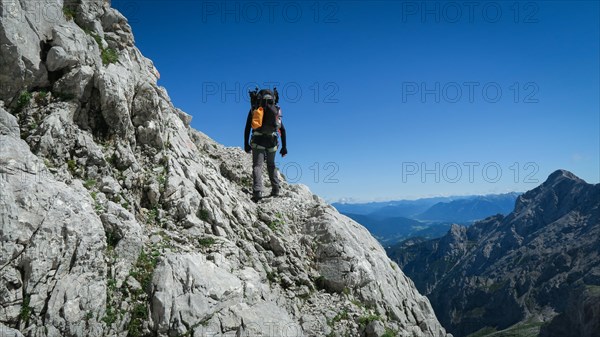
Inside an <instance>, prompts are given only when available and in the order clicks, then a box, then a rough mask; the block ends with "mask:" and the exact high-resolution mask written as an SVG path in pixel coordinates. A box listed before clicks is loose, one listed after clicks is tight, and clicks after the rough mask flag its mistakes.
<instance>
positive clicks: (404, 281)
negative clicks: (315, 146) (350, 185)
mask: <svg viewBox="0 0 600 337" xmlns="http://www.w3.org/2000/svg"><path fill="white" fill-rule="evenodd" d="M0 4H1V5H0V15H2V21H1V23H0V49H1V52H2V58H1V61H0V220H1V223H0V224H1V228H0V250H1V254H0V271H1V273H0V323H1V325H0V331H3V330H1V329H4V331H8V332H13V331H15V333H17V332H16V331H19V333H21V334H22V335H24V336H98V337H100V336H126V335H128V334H129V335H132V336H141V335H152V336H176V335H187V336H205V335H214V336H231V335H237V336H246V335H262V336H326V335H336V334H337V335H351V336H361V335H364V336H381V335H384V334H388V335H389V334H390V333H391V334H394V335H397V336H447V334H446V333H445V330H444V329H443V328H442V327H441V325H440V324H439V322H438V321H437V319H436V317H435V315H434V313H433V310H432V308H431V306H430V304H429V302H428V300H427V298H425V297H424V296H422V295H420V294H419V293H418V292H417V290H416V288H415V287H414V285H413V283H412V281H411V280H409V279H408V278H407V277H406V276H405V275H404V274H403V273H402V271H401V270H400V269H399V268H398V266H397V265H396V264H395V263H392V262H391V261H390V260H389V259H388V258H387V257H386V255H385V252H384V250H383V248H382V247H381V246H380V245H379V244H378V243H377V241H376V240H375V239H373V238H372V237H371V236H370V235H369V233H368V232H367V231H366V230H365V229H364V228H363V227H362V226H360V225H359V224H357V223H355V222H354V221H352V220H350V219H348V218H346V217H344V216H342V215H340V214H339V213H338V212H337V211H335V209H334V208H332V207H331V206H329V205H328V204H326V203H325V202H324V201H323V200H322V199H321V198H319V197H317V196H315V195H313V194H312V193H311V192H310V191H309V190H308V188H307V187H305V186H302V185H291V184H287V183H285V181H284V182H283V189H282V196H281V197H279V198H274V199H269V200H266V201H263V202H260V203H258V204H256V203H254V202H252V201H251V200H250V197H251V191H250V188H251V185H250V182H251V158H250V156H248V155H247V154H245V153H244V152H243V151H242V150H241V149H239V148H226V147H224V146H221V145H219V144H217V143H215V142H214V141H213V140H211V139H210V138H208V137H207V136H205V135H204V134H202V133H200V132H198V131H196V130H193V129H191V128H190V127H189V125H190V120H191V117H190V116H189V115H187V114H186V113H184V112H182V111H181V110H178V109H176V108H175V107H174V106H173V104H172V103H171V101H170V99H169V96H168V94H167V92H166V90H165V89H164V88H161V87H159V86H158V85H157V78H158V72H157V71H156V69H155V68H154V66H153V64H152V62H151V61H150V60H148V59H146V58H145V57H143V56H142V54H141V53H140V52H139V50H138V49H137V48H135V46H134V39H133V35H132V34H131V27H129V25H128V23H127V19H126V18H125V17H124V16H123V15H121V14H120V13H119V12H117V11H116V10H114V9H112V8H110V6H109V4H108V3H107V2H106V1H103V0H93V1H90V0H87V1H60V0H59V1H56V0H53V1H50V0H47V1H39V0H35V1H34V0H21V1H7V0H1V2H0ZM38 6H40V7H38ZM54 7H56V11H57V15H55V16H52V17H51V19H49V18H48V17H47V16H44V15H42V14H40V13H43V11H44V10H49V8H54ZM36 8H37V9H36ZM38 10H39V11H38ZM36 15H37V16H39V18H38V17H36ZM38 19H39V20H38ZM241 118H242V119H243V118H244V116H242V115H241ZM242 119H241V120H242ZM241 123H243V121H242V122H241ZM265 175H266V172H265ZM282 180H283V177H282ZM11 329H13V330H11ZM19 333H17V335H19Z"/></svg>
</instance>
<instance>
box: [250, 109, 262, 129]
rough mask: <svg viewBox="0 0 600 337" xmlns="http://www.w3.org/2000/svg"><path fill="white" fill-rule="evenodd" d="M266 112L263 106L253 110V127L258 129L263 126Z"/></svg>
mask: <svg viewBox="0 0 600 337" xmlns="http://www.w3.org/2000/svg"><path fill="white" fill-rule="evenodd" d="M264 114H265V110H264V109H263V107H259V108H258V109H256V110H254V111H252V129H253V130H256V129H258V128H260V127H261V126H262V123H263V116H264Z"/></svg>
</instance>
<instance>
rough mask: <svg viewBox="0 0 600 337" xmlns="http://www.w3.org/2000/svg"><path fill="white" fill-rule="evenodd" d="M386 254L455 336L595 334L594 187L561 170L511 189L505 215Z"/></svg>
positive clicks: (598, 275) (599, 259)
mask: <svg viewBox="0 0 600 337" xmlns="http://www.w3.org/2000/svg"><path fill="white" fill-rule="evenodd" d="M390 256H391V257H392V258H393V259H394V260H395V261H397V262H398V263H399V265H400V266H402V268H403V270H404V271H405V272H406V273H407V275H409V276H410V277H411V278H412V279H413V280H414V281H415V284H416V286H417V288H418V289H419V290H420V291H421V292H423V293H424V294H427V296H428V297H429V299H430V300H431V302H432V305H433V307H434V309H435V311H436V313H437V314H438V317H439V318H440V321H441V322H442V324H444V326H446V327H447V328H448V330H449V331H450V332H452V333H453V334H454V335H455V336H466V335H468V334H470V333H474V332H476V331H479V330H481V329H487V330H489V329H492V331H493V330H503V329H507V328H510V327H512V326H514V325H518V327H521V328H522V327H523V326H529V327H531V329H530V331H533V332H530V334H527V335H528V336H529V335H531V336H537V335H538V333H539V335H540V336H556V337H558V336H561V337H571V336H572V337H575V336H579V337H582V336H585V337H598V336H599V334H600V311H599V310H598V309H599V308H600V292H599V289H600V184H596V185H591V184H588V183H586V182H585V181H583V180H581V179H580V178H578V177H576V176H575V175H573V174H572V173H570V172H568V171H564V170H558V171H556V172H554V173H552V174H551V175H550V176H549V177H548V179H547V180H546V182H544V183H543V184H541V185H540V186H538V187H537V188H535V189H533V190H531V191H529V192H527V193H525V194H523V195H521V196H519V198H518V199H517V202H516V204H515V209H514V211H513V212H512V213H510V214H509V215H507V216H502V215H496V216H493V217H490V218H487V219H485V220H482V221H480V222H477V223H475V224H474V225H472V226H471V227H468V228H466V227H462V226H457V225H454V226H453V227H452V228H451V230H450V231H449V232H448V234H447V235H446V236H444V237H442V238H440V239H436V240H430V241H425V242H419V241H416V240H413V241H408V242H405V243H404V245H403V246H402V247H399V248H398V249H396V250H394V251H392V253H391V254H390ZM480 335H481V336H483V334H480Z"/></svg>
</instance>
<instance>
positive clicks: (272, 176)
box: [252, 148, 279, 196]
mask: <svg viewBox="0 0 600 337" xmlns="http://www.w3.org/2000/svg"><path fill="white" fill-rule="evenodd" d="M275 154H277V152H276V151H272V152H269V151H267V150H260V149H257V148H253V149H252V178H253V179H254V184H253V186H252V190H253V193H254V195H255V196H256V195H260V194H261V193H262V190H263V188H264V186H263V179H262V165H263V162H264V161H265V157H266V159H267V172H268V173H269V180H271V186H272V189H273V191H279V178H278V177H277V174H276V172H275Z"/></svg>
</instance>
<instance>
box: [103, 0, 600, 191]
mask: <svg viewBox="0 0 600 337" xmlns="http://www.w3.org/2000/svg"><path fill="white" fill-rule="evenodd" d="M113 6H114V7H115V8H117V9H119V10H121V12H123V13H124V14H125V15H126V16H127V17H128V18H129V20H130V24H131V25H132V27H133V31H134V35H135V37H136V43H137V46H138V47H139V48H140V49H141V51H142V52H143V53H144V55H145V56H147V57H149V58H150V59H152V60H153V61H154V63H155V65H156V67H157V69H158V70H159V72H160V73H161V76H162V77H161V79H160V81H159V84H160V85H162V86H164V87H166V89H167V90H168V92H169V94H170V96H171V98H172V100H173V102H174V104H175V105H176V106H177V107H179V108H181V109H182V110H184V111H186V112H187V113H189V114H191V115H192V116H193V118H194V119H193V121H192V126H193V127H194V128H196V129H199V130H200V131H202V132H204V133H206V134H208V135H209V136H210V137H212V138H213V139H215V140H217V141H218V142H220V143H222V144H224V145H226V146H238V147H241V146H242V145H243V143H242V142H243V128H244V123H245V118H246V114H247V113H248V107H249V103H248V99H247V89H248V88H249V87H253V83H258V84H261V85H264V84H267V83H269V82H279V86H278V87H279V89H280V91H281V95H282V99H281V106H282V109H283V114H284V123H285V125H286V128H287V130H288V150H289V155H288V156H287V157H286V158H284V159H281V157H280V156H279V155H278V157H277V158H278V166H279V167H280V169H281V170H282V171H284V173H286V174H287V176H288V178H290V180H292V181H297V182H300V183H304V184H307V185H309V187H310V188H311V189H312V190H313V192H315V193H317V194H319V195H321V196H323V197H324V198H326V199H328V200H337V199H340V198H354V199H356V200H363V201H365V200H385V199H403V198H416V197H425V196H433V195H461V194H487V193H502V192H508V191H525V190H529V189H531V188H534V187H535V186H537V184H538V183H540V182H543V181H544V180H545V178H546V177H547V176H548V175H549V174H550V173H551V172H553V171H554V170H556V169H559V168H563V169H567V170H570V171H572V172H573V173H575V174H576V175H578V176H580V177H581V178H583V179H585V180H587V181H588V182H591V183H598V181H599V180H600V164H599V160H600V159H599V158H600V98H599V92H600V87H599V80H600V71H599V63H600V54H599V41H600V36H599V34H600V25H599V16H600V8H599V4H598V2H597V1H568V2H567V1H564V2H559V1H537V2H514V1H497V2H493V1H484V2H478V1H474V2H443V1H442V2H422V1H414V2H413V1H397V2H396V1H379V2H375V1H369V2H359V1H337V2H335V1H333V2H329V1H320V2H313V1H285V2H274V1H267V2H261V1H228V2H226V3H225V2H220V1H193V0H187V1H183V0H180V1H173V0H169V1H166V0H164V1H157V0H155V1H129V0H113ZM284 89H285V90H284ZM515 163H516V164H515ZM317 168H318V169H317ZM425 170H427V171H425ZM424 172H425V173H426V174H424V175H423V173H424Z"/></svg>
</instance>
